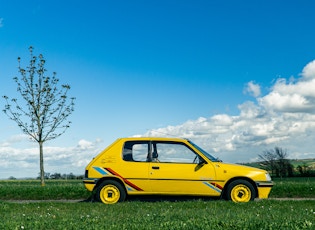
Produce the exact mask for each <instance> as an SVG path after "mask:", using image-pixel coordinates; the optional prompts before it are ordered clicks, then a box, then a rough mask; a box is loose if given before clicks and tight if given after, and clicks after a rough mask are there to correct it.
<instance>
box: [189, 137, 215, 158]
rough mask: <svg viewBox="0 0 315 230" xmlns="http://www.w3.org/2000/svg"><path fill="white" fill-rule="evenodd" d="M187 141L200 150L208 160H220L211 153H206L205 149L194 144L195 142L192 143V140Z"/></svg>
mask: <svg viewBox="0 0 315 230" xmlns="http://www.w3.org/2000/svg"><path fill="white" fill-rule="evenodd" d="M188 142H189V143H190V144H191V145H192V146H194V147H195V148H196V149H198V150H199V151H200V152H202V154H203V155H205V156H206V157H207V158H208V159H209V160H211V161H212V162H220V160H219V159H218V158H216V157H214V156H212V155H211V154H209V153H207V152H206V151H205V150H203V149H202V148H200V147H199V146H198V145H196V144H195V143H193V142H192V141H189V140H188Z"/></svg>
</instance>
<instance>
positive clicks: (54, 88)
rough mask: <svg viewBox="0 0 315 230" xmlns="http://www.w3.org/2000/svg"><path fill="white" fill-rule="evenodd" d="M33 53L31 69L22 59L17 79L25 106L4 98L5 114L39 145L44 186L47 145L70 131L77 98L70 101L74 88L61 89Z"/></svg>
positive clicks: (56, 80) (31, 49) (14, 100)
mask: <svg viewBox="0 0 315 230" xmlns="http://www.w3.org/2000/svg"><path fill="white" fill-rule="evenodd" d="M29 51H30V62H29V66H27V67H26V69H24V68H22V67H21V59H20V58H18V63H19V66H18V72H19V73H20V75H21V76H20V77H19V78H18V77H14V78H13V80H14V81H15V82H16V84H17V92H18V93H19V94H20V96H21V98H20V99H21V100H22V101H23V102H24V103H23V104H22V105H21V104H19V103H18V100H17V99H16V98H12V99H10V98H9V97H8V96H3V98H4V99H5V101H6V104H5V109H4V110H3V111H4V113H5V114H6V115H8V117H9V118H10V119H11V120H13V121H15V122H16V123H17V125H18V126H19V127H20V128H21V130H22V131H23V133H24V134H26V135H28V136H29V137H30V139H32V140H33V141H36V142H37V143H38V144H39V159H40V160H39V162H40V179H41V185H42V186H44V185H45V181H44V178H45V171H44V157H43V144H44V143H45V142H46V141H49V140H52V139H55V138H57V137H59V136H60V135H62V134H63V133H64V132H65V131H66V129H68V128H69V127H70V124H71V122H70V121H68V117H69V115H70V114H71V113H72V112H73V110H74V100H75V98H73V97H72V98H68V97H67V93H68V91H69V90H70V86H69V85H61V86H60V85H59V84H58V83H59V79H57V78H56V72H53V74H52V77H50V76H48V75H46V71H47V70H46V69H45V62H46V61H45V59H44V57H43V55H42V54H40V55H39V56H38V57H36V56H34V55H33V48H32V47H30V48H29Z"/></svg>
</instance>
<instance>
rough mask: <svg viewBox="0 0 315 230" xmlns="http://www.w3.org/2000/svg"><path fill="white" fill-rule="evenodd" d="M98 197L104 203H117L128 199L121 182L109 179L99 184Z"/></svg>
mask: <svg viewBox="0 0 315 230" xmlns="http://www.w3.org/2000/svg"><path fill="white" fill-rule="evenodd" d="M96 198H97V200H98V201H100V202H103V203H104V204H115V203H117V202H122V201H124V200H125V199H126V192H125V189H124V188H123V186H122V185H121V184H120V183H119V182H117V181H114V180H107V181H104V182H102V183H101V184H100V186H98V188H97V190H96Z"/></svg>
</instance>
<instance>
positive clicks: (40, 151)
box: [38, 142, 45, 186]
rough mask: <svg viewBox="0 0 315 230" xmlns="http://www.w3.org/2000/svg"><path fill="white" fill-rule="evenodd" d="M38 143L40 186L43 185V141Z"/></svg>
mask: <svg viewBox="0 0 315 230" xmlns="http://www.w3.org/2000/svg"><path fill="white" fill-rule="evenodd" d="M38 144H39V168H40V184H41V186H45V171H44V151H43V142H39V143H38Z"/></svg>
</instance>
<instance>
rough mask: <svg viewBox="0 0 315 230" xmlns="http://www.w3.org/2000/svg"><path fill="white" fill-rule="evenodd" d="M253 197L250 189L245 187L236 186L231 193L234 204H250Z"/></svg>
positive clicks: (241, 185)
mask: <svg viewBox="0 0 315 230" xmlns="http://www.w3.org/2000/svg"><path fill="white" fill-rule="evenodd" d="M251 197H252V194H251V191H250V189H249V188H248V187H247V186H245V185H243V184H239V185H236V186H235V187H234V188H233V189H232V191H231V198H232V201H234V202H248V201H250V199H251Z"/></svg>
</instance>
